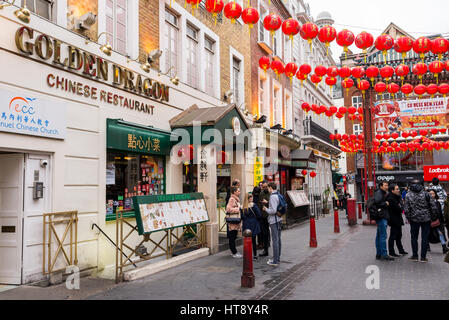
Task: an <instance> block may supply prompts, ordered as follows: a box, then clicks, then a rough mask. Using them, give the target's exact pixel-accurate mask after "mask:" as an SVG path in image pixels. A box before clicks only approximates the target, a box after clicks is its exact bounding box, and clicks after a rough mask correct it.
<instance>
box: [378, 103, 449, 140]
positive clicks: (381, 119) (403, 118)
mask: <svg viewBox="0 0 449 320" xmlns="http://www.w3.org/2000/svg"><path fill="white" fill-rule="evenodd" d="M373 111H374V114H375V120H374V121H375V128H376V132H377V133H380V134H382V133H393V132H401V131H413V130H414V131H416V130H420V129H429V128H437V129H443V128H448V127H449V105H448V98H433V99H421V100H402V101H381V102H377V103H375V104H374V110H373Z"/></svg>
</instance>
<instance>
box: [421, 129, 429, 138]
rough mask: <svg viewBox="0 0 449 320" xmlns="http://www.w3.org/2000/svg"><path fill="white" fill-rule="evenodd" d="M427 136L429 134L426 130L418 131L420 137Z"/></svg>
mask: <svg viewBox="0 0 449 320" xmlns="http://www.w3.org/2000/svg"><path fill="white" fill-rule="evenodd" d="M428 134H429V132H428V131H427V130H419V135H420V136H422V137H425V136H427V135H428Z"/></svg>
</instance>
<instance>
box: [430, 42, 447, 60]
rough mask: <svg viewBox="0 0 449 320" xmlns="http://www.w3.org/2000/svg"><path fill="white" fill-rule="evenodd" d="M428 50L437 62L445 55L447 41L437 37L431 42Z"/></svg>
mask: <svg viewBox="0 0 449 320" xmlns="http://www.w3.org/2000/svg"><path fill="white" fill-rule="evenodd" d="M430 50H431V51H432V53H433V54H435V55H437V56H438V59H439V60H441V58H442V57H443V54H445V53H446V52H447V51H448V50H449V41H448V40H447V39H444V38H441V37H438V38H436V39H434V40H433V41H432V45H431V48H430Z"/></svg>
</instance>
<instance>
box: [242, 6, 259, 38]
mask: <svg viewBox="0 0 449 320" xmlns="http://www.w3.org/2000/svg"><path fill="white" fill-rule="evenodd" d="M242 20H243V23H244V24H247V25H248V27H249V30H250V32H251V29H252V28H253V26H254V25H255V24H256V23H257V22H258V21H259V12H258V11H257V9H256V8H253V7H248V8H246V9H245V10H243V12H242Z"/></svg>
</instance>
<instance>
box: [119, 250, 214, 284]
mask: <svg viewBox="0 0 449 320" xmlns="http://www.w3.org/2000/svg"><path fill="white" fill-rule="evenodd" d="M208 255H210V249H209V248H202V249H198V250H195V251H192V252H189V253H185V254H182V255H180V256H177V257H174V258H171V259H168V260H164V261H160V262H156V263H153V264H149V265H146V266H142V267H139V268H136V269H133V270H129V271H125V272H124V273H123V280H124V281H133V280H137V279H140V278H143V277H147V276H150V275H152V274H155V273H158V272H161V271H164V270H167V269H170V268H173V267H176V266H179V265H181V264H183V263H186V262H189V261H192V260H195V259H198V258H202V257H206V256H208Z"/></svg>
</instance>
